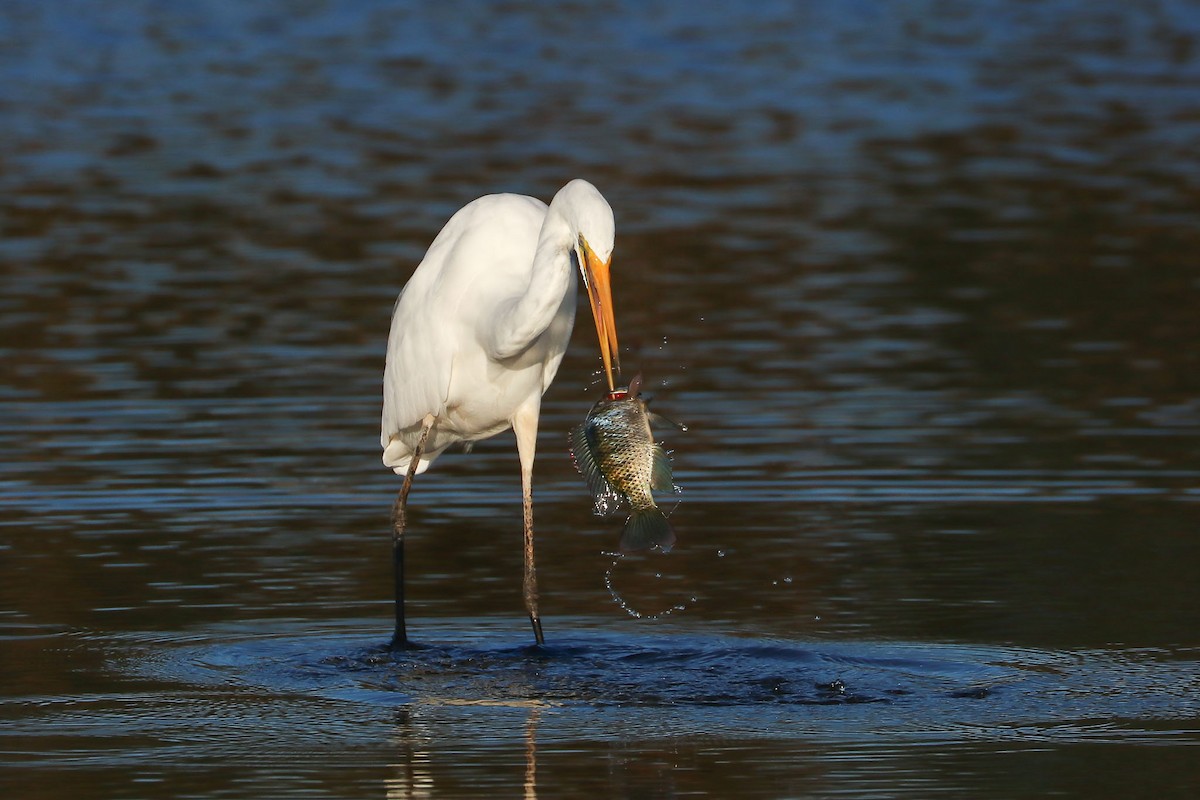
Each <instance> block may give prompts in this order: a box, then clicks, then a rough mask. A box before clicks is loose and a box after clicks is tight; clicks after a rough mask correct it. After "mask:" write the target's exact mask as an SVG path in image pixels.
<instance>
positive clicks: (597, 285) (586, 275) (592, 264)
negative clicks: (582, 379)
mask: <svg viewBox="0 0 1200 800" xmlns="http://www.w3.org/2000/svg"><path fill="white" fill-rule="evenodd" d="M579 245H580V250H581V251H582V254H583V264H582V265H581V270H580V271H581V272H582V273H583V285H584V286H585V287H587V293H588V300H590V301H591V303H592V319H594V320H595V321H596V336H597V337H599V339H600V358H601V360H602V361H603V362H604V375H605V377H606V378H607V379H608V390H609V391H610V392H611V391H613V390H614V389H615V388H616V384H615V383H614V382H613V372H614V370H615V371H616V374H617V375H620V374H621V358H620V353H619V351H618V350H617V322H616V319H615V318H614V317H613V302H612V283H611V282H610V280H609V266H610V265H611V264H612V258H609V260H608V261H601V260H600V259H599V258H598V257H597V256H596V254H595V253H593V252H592V248H590V247H588V243H587V242H586V241H584V240H583V238H582V237H581V238H580V240H579Z"/></svg>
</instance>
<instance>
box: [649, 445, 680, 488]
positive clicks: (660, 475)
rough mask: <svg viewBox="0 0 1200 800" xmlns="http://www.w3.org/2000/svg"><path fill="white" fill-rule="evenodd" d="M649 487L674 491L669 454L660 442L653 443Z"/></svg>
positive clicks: (673, 478)
mask: <svg viewBox="0 0 1200 800" xmlns="http://www.w3.org/2000/svg"><path fill="white" fill-rule="evenodd" d="M650 488H651V489H653V490H654V491H656V492H673V491H675V477H674V476H673V475H672V474H671V456H670V455H668V453H667V451H666V450H664V449H663V446H662V445H661V444H656V445H654V461H653V463H652V464H651V467H650Z"/></svg>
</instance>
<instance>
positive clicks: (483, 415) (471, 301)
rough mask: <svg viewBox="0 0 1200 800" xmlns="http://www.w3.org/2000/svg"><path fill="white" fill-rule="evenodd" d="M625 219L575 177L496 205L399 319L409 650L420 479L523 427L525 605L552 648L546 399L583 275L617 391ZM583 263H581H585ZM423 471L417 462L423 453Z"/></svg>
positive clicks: (449, 235) (396, 424) (395, 423)
mask: <svg viewBox="0 0 1200 800" xmlns="http://www.w3.org/2000/svg"><path fill="white" fill-rule="evenodd" d="M614 235H615V226H614V222H613V214H612V209H611V208H610V207H609V205H608V203H607V201H605V199H604V197H603V196H602V195H601V194H600V192H599V191H597V190H596V188H595V187H594V186H592V185H591V184H590V183H588V182H587V181H583V180H573V181H571V182H570V183H568V184H567V185H566V186H564V187H563V188H562V189H560V190H559V192H558V194H556V195H555V196H554V199H553V200H552V201H551V202H550V205H549V206H547V205H546V204H545V203H543V202H541V201H540V200H537V199H535V198H532V197H525V196H522V195H513V194H499V195H488V196H486V197H481V198H479V199H478V200H474V201H472V202H471V203H468V204H467V205H466V206H464V207H463V208H462V209H460V210H459V211H458V212H457V213H455V214H454V216H453V217H451V218H450V221H449V222H447V223H446V226H445V227H444V228H442V230H441V232H440V233H439V234H438V235H437V238H435V239H434V240H433V244H431V245H430V247H429V250H428V251H427V252H426V254H425V258H424V259H423V260H422V261H421V264H420V265H419V266H418V267H417V269H416V271H415V272H414V273H413V275H412V278H410V279H409V281H408V284H407V285H406V286H405V287H404V290H403V291H402V292H401V293H400V297H399V298H398V299H397V301H396V306H395V309H394V310H393V312H392V326H391V333H390V335H389V336H388V348H387V364H386V367H385V368H384V377H383V418H382V426H381V432H380V444H381V445H382V447H383V463H384V464H386V465H387V466H388V467H391V468H392V469H393V470H394V471H395V472H396V473H397V474H401V475H405V483H404V485H403V487H402V488H401V491H400V495H399V496H398V497H397V502H396V507H395V509H394V520H393V541H394V545H395V549H394V552H395V554H396V556H395V557H396V566H397V570H398V572H397V595H398V596H397V629H396V637H397V640H395V641H394V644H397V645H403V644H404V643H405V641H406V639H405V638H404V622H403V596H402V593H403V528H404V515H405V514H404V511H405V508H404V506H405V503H406V499H407V492H408V488H409V485H410V484H411V481H412V476H413V475H415V474H420V473H422V472H424V471H425V470H426V469H428V468H429V465H430V464H431V463H432V462H433V461H434V459H436V458H437V457H438V455H440V454H441V453H442V452H443V451H444V450H445V449H446V448H447V447H450V446H451V445H454V444H459V443H461V444H465V445H468V446H469V445H470V443H472V442H475V441H478V440H480V439H486V438H488V437H489V436H494V435H496V434H497V433H500V432H502V431H505V430H507V429H508V428H510V427H511V428H512V429H513V431H514V433H515V434H516V438H517V448H518V451H519V454H520V460H521V475H522V487H523V490H524V497H525V538H526V585H525V596H526V597H525V599H526V605H527V607H528V610H529V614H530V619H531V621H532V623H533V626H534V631H535V635H536V637H537V640H538V642H539V643H541V641H542V634H541V625H540V621H539V618H538V615H537V607H536V606H537V597H536V579H535V577H534V572H533V538H532V505H531V503H532V500H531V489H532V486H531V480H532V472H533V459H534V447H535V444H536V439H537V427H538V415H539V410H540V408H541V398H542V394H543V393H544V392H545V391H546V389H547V388H548V387H549V386H550V382H551V381H552V380H554V376H555V374H556V373H557V371H558V366H559V363H560V362H561V361H562V357H563V354H564V353H565V352H566V349H567V342H568V340H569V339H570V335H571V326H572V324H573V322H574V319H575V297H576V277H575V274H576V269H578V271H579V273H580V274H581V275H582V277H583V280H584V284H585V286H586V287H587V290H588V295H589V299H590V302H591V306H592V311H593V316H594V319H595V322H596V332H597V335H598V337H599V340H600V352H601V358H602V360H603V363H604V368H605V372H606V375H607V379H608V384H609V388H610V389H611V388H612V387H613V366H614V365H616V363H617V334H616V326H615V323H614V321H613V309H612V295H611V291H610V285H609V267H610V264H611V258H612V250H613V242H614ZM573 262H574V263H573ZM414 456H416V457H417V462H416V463H415V464H413V463H412V460H413V457H414Z"/></svg>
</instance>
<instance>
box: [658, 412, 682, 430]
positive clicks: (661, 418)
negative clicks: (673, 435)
mask: <svg viewBox="0 0 1200 800" xmlns="http://www.w3.org/2000/svg"><path fill="white" fill-rule="evenodd" d="M650 422H651V423H655V422H661V423H664V424H666V425H670V426H671V427H672V428H676V429H678V430H680V431H683V432H684V433H687V429H688V426H687V425H685V424H683V423H682V422H676V421H675V420H673V419H671V418H670V417H667V416H663V415H662V414H659V413H658V412H657V411H651V412H650Z"/></svg>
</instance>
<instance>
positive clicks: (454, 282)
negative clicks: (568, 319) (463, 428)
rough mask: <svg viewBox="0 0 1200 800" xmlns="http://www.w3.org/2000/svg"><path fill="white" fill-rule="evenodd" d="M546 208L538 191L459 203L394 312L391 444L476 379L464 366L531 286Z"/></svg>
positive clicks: (387, 411) (388, 406)
mask: <svg viewBox="0 0 1200 800" xmlns="http://www.w3.org/2000/svg"><path fill="white" fill-rule="evenodd" d="M545 208H546V206H545V204H544V203H542V202H541V201H539V200H536V199H534V198H530V197H523V196H520V195H488V196H486V197H481V198H479V199H477V200H474V201H472V202H470V203H468V204H467V205H465V206H463V207H462V208H461V209H459V210H458V212H457V213H455V214H454V216H452V217H451V218H450V220H449V221H448V222H447V223H446V225H445V227H443V228H442V230H441V232H440V233H439V234H438V235H437V237H436V238H435V239H434V240H433V243H432V244H431V245H430V246H429V250H428V251H427V252H426V253H425V257H424V258H423V259H422V260H421V263H420V265H419V266H418V267H417V269H416V271H415V272H413V275H412V277H411V278H410V279H409V281H408V283H407V284H406V285H405V287H404V290H403V291H402V292H401V293H400V297H399V298H398V299H397V300H396V305H395V307H394V309H393V311H392V326H391V333H390V334H389V336H388V350H387V364H386V366H385V368H384V398H383V416H382V426H381V432H380V443H381V445H382V446H383V447H384V448H387V447H388V444H389V442H390V441H391V440H392V438H393V437H395V436H396V434H398V433H399V432H401V431H408V432H410V433H413V435H414V436H415V430H416V429H417V428H419V426H420V423H421V420H422V419H424V417H425V416H426V415H428V414H433V415H441V414H442V413H443V412H444V411H445V409H446V404H447V401H448V399H449V393H450V388H451V384H452V382H453V381H455V380H456V379H457V380H459V381H462V380H463V379H464V378H466V382H465V385H467V386H468V387H469V386H471V385H472V379H473V378H474V376H464V375H462V374H461V372H462V370H469V369H474V368H475V367H476V365H478V364H479V363H480V358H479V356H480V353H479V352H478V351H479V349H480V341H479V331H480V329H481V327H483V328H486V326H487V325H488V324H489V322H488V320H490V319H494V318H495V317H496V316H497V314H498V308H499V307H503V305H504V304H505V303H506V302H509V301H510V300H511V294H512V293H513V292H519V291H523V290H524V289H525V288H526V287H527V286H528V280H529V279H528V272H529V269H530V264H531V263H532V258H533V250H534V246H535V244H536V241H537V232H538V229H539V226H540V224H541V219H542V218H543V217H544V216H545ZM522 272H523V273H524V283H522V280H521V278H522V275H521V273H522ZM514 273H515V274H514ZM506 292H507V294H506ZM456 365H457V368H458V369H459V373H460V374H458V375H457V376H456V373H455V369H456ZM479 379H482V377H481V378H479Z"/></svg>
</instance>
